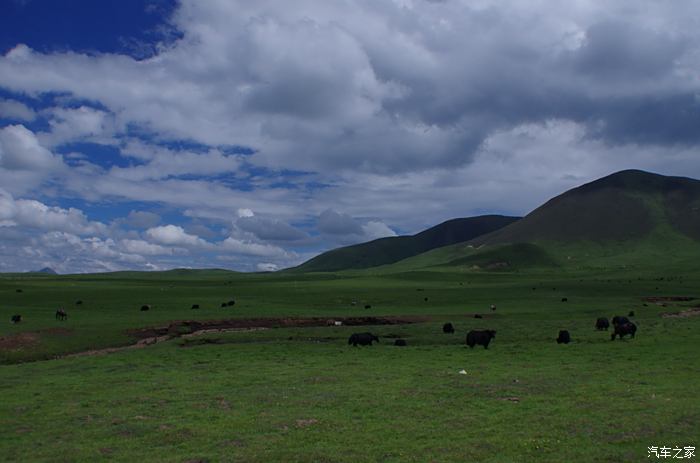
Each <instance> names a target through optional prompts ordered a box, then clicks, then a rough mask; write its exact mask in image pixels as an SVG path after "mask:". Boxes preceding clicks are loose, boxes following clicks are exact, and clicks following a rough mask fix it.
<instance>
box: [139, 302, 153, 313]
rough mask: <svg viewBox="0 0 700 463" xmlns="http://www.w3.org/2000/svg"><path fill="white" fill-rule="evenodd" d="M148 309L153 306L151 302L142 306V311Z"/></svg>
mask: <svg viewBox="0 0 700 463" xmlns="http://www.w3.org/2000/svg"><path fill="white" fill-rule="evenodd" d="M147 310H151V306H150V305H149V304H144V305H142V306H141V312H145V311H147Z"/></svg>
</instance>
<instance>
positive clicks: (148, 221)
mask: <svg viewBox="0 0 700 463" xmlns="http://www.w3.org/2000/svg"><path fill="white" fill-rule="evenodd" d="M124 223H126V224H127V225H129V226H131V227H135V228H153V227H155V226H156V225H158V223H160V216H159V215H158V214H156V213H153V212H149V211H131V212H129V215H127V216H126V218H125V219H124Z"/></svg>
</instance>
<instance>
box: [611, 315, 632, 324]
mask: <svg viewBox="0 0 700 463" xmlns="http://www.w3.org/2000/svg"><path fill="white" fill-rule="evenodd" d="M629 322H630V321H629V319H628V318H627V317H623V316H622V315H615V316H614V317H613V319H612V324H613V326H617V325H622V324H625V323H629Z"/></svg>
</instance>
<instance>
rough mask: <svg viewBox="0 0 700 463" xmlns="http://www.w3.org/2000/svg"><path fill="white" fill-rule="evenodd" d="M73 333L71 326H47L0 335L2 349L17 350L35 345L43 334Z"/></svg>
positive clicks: (61, 334)
mask: <svg viewBox="0 0 700 463" xmlns="http://www.w3.org/2000/svg"><path fill="white" fill-rule="evenodd" d="M72 333H73V330H71V329H69V328H47V329H44V330H38V331H25V332H22V333H17V334H11V335H9V336H2V337H0V350H8V351H15V350H20V349H24V348H26V347H31V346H34V345H35V344H38V343H39V341H40V340H41V337H42V335H46V334H48V335H59V336H68V335H71V334H72Z"/></svg>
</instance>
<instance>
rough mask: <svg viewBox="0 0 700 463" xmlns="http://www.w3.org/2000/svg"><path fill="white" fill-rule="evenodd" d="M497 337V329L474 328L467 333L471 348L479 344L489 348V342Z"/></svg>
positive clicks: (468, 343)
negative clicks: (479, 329) (480, 329)
mask: <svg viewBox="0 0 700 463" xmlns="http://www.w3.org/2000/svg"><path fill="white" fill-rule="evenodd" d="M495 337H496V331H495V330H483V331H477V330H472V331H470V332H469V333H468V334H467V345H468V346H469V347H471V348H474V346H476V345H477V344H478V345H480V346H484V349H488V348H489V343H490V342H491V340H492V339H493V338H495Z"/></svg>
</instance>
